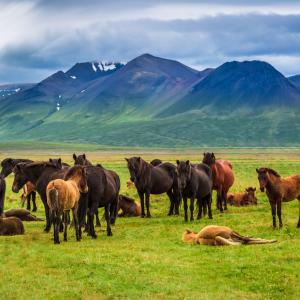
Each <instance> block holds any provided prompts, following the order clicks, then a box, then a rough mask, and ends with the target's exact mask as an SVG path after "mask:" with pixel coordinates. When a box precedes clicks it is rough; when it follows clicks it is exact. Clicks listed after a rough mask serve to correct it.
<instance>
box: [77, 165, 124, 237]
mask: <svg viewBox="0 0 300 300" xmlns="http://www.w3.org/2000/svg"><path fill="white" fill-rule="evenodd" d="M86 174H87V184H88V193H87V194H82V195H81V198H80V200H79V209H78V218H79V234H80V236H81V228H82V227H83V226H85V217H86V215H87V220H88V231H89V234H90V235H91V237H92V238H96V237H97V235H96V233H95V228H94V215H95V214H96V213H97V212H98V208H99V207H104V210H105V220H106V224H107V228H106V231H107V235H108V236H111V235H112V231H111V222H114V221H115V217H116V216H115V215H116V212H115V211H116V210H117V204H118V202H117V201H118V197H119V190H120V179H119V176H118V175H117V176H111V174H112V173H110V172H109V171H108V170H105V169H104V168H103V167H102V166H86ZM86 197H87V198H86ZM115 206H116V208H114V207H115ZM112 212H115V213H114V214H113V213H112Z"/></svg>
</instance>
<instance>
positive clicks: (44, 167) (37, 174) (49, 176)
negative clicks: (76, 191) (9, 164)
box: [12, 161, 66, 232]
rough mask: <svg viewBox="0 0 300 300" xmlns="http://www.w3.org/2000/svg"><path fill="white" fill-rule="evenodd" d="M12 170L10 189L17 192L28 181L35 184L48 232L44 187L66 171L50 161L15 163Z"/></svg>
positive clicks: (48, 220)
mask: <svg viewBox="0 0 300 300" xmlns="http://www.w3.org/2000/svg"><path fill="white" fill-rule="evenodd" d="M13 172H14V174H15V177H14V181H13V186H12V191H13V192H14V193H18V192H19V190H20V189H21V188H22V187H23V186H24V184H25V183H26V182H28V181H30V182H32V183H33V184H34V185H35V186H36V190H37V192H38V193H39V195H40V198H41V200H42V202H43V205H44V208H45V215H46V227H45V229H44V231H45V232H49V231H50V228H51V220H50V215H49V207H48V204H47V195H46V188H47V185H48V183H49V182H50V181H51V180H53V179H57V178H61V179H62V178H63V177H64V174H65V173H66V170H65V169H61V167H60V166H57V165H54V164H52V163H51V162H49V161H48V162H45V161H44V162H34V163H19V164H17V165H16V166H15V167H14V169H13Z"/></svg>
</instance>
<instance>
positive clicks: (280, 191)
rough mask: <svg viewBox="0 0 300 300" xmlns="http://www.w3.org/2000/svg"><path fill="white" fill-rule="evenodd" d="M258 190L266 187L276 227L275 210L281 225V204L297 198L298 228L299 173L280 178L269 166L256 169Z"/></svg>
mask: <svg viewBox="0 0 300 300" xmlns="http://www.w3.org/2000/svg"><path fill="white" fill-rule="evenodd" d="M256 172H257V174H258V181H259V186H260V190H261V191H262V192H264V190H265V189H266V193H267V196H268V198H269V202H270V205H271V209H272V218H273V227H274V228H276V210H277V216H278V220H279V227H282V219H281V204H282V202H289V201H292V200H294V199H298V200H299V219H298V224H297V227H298V228H300V174H298V175H292V176H289V177H285V178H282V177H281V176H280V175H279V174H278V173H277V172H276V171H274V170H273V169H270V168H260V169H256Z"/></svg>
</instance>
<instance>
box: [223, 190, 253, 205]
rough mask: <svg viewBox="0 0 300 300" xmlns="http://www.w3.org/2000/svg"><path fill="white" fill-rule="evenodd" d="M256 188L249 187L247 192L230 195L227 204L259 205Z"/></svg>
mask: <svg viewBox="0 0 300 300" xmlns="http://www.w3.org/2000/svg"><path fill="white" fill-rule="evenodd" d="M255 191H256V188H253V187H248V188H246V189H245V192H240V193H228V194H227V202H228V203H229V204H230V205H234V206H245V205H252V204H255V205H257V198H256V197H255Z"/></svg>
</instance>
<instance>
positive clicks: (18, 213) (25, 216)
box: [4, 208, 44, 222]
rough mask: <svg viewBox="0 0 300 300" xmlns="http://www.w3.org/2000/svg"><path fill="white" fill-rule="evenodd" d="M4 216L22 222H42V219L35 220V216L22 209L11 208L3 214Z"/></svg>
mask: <svg viewBox="0 0 300 300" xmlns="http://www.w3.org/2000/svg"><path fill="white" fill-rule="evenodd" d="M4 216H5V217H6V218H8V217H16V218H19V219H20V220H22V221H29V222H31V221H44V220H43V219H40V218H37V217H36V216H34V215H32V214H31V213H30V211H29V210H27V209H24V208H12V209H10V210H7V211H5V212H4Z"/></svg>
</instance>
